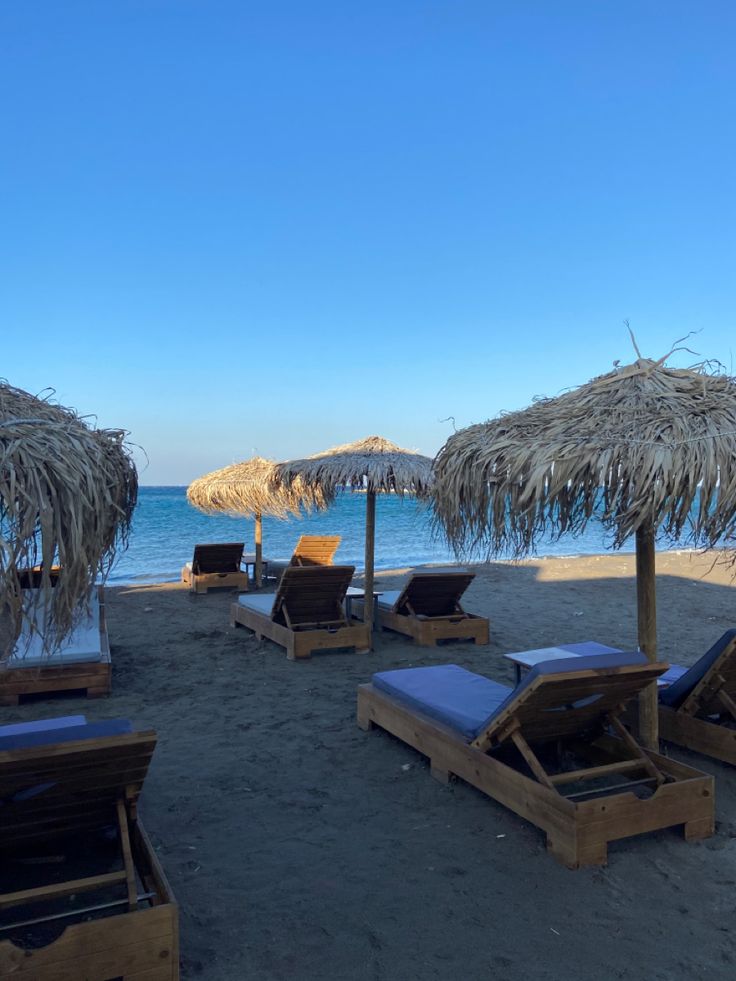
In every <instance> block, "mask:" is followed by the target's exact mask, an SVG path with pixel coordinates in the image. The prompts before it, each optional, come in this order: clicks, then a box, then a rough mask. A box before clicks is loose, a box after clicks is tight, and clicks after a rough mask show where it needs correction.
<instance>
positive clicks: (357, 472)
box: [276, 436, 432, 626]
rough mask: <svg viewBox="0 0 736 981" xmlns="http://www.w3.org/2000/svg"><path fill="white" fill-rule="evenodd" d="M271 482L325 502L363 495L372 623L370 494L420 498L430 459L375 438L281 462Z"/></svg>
mask: <svg viewBox="0 0 736 981" xmlns="http://www.w3.org/2000/svg"><path fill="white" fill-rule="evenodd" d="M276 475H277V479H278V480H280V481H282V482H284V483H285V484H286V485H287V486H293V485H294V483H295V482H296V481H298V480H301V481H302V482H303V484H304V485H305V486H306V487H308V488H310V489H311V490H313V491H315V492H317V491H319V492H321V493H322V494H323V495H324V496H325V498H326V500H328V501H331V500H333V499H334V497H335V494H336V493H337V491H338V490H340V489H343V488H346V487H349V488H350V490H353V491H365V495H366V498H365V621H366V623H367V624H368V625H369V626H370V625H371V624H372V623H373V579H374V554H375V534H376V494H385V493H391V492H394V493H396V494H400V495H402V496H403V495H404V494H405V493H410V494H416V495H417V496H419V497H426V496H427V495H428V494H429V491H430V487H431V483H432V461H431V460H430V459H429V457H426V456H422V455H421V454H420V453H416V452H414V451H413V450H404V449H402V448H401V447H400V446H397V445H396V443H392V442H391V441H390V440H388V439H383V438H382V437H380V436H369V437H368V438H367V439H361V440H357V441H356V442H354V443H346V444H345V445H343V446H334V447H333V448H332V449H330V450H325V452H324V453H318V454H316V455H315V456H310V457H306V458H305V459H303V460H292V461H290V462H289V463H282V464H281V465H280V466H279V467H277V470H276Z"/></svg>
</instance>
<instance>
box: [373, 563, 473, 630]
mask: <svg viewBox="0 0 736 981" xmlns="http://www.w3.org/2000/svg"><path fill="white" fill-rule="evenodd" d="M473 579H475V574H474V573H472V572H415V573H413V574H412V575H411V576H410V577H409V579H408V580H407V582H406V584H405V585H404V587H403V589H394V590H386V591H384V592H383V593H382V594H381V596H379V597H378V600H377V609H378V621H379V624H380V626H381V627H382V628H383V629H385V630H396V631H397V632H398V633H400V634H406V636H407V637H413V639H414V642H415V643H417V644H421V645H422V646H426V647H432V646H434V645H435V644H436V643H437V641H438V640H472V641H474V642H475V643H476V644H487V643H488V620H487V618H486V617H480V616H476V615H475V614H473V613H466V612H465V610H464V609H463V608H462V606H461V605H460V599H461V598H462V595H463V593H464V592H465V590H466V589H467V588H468V586H469V585H470V584H471V582H472V581H473ZM355 606H356V613H357V614H358V616H362V613H363V604H362V603H361V602H356V603H355Z"/></svg>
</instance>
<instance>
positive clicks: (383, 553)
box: [108, 487, 633, 584]
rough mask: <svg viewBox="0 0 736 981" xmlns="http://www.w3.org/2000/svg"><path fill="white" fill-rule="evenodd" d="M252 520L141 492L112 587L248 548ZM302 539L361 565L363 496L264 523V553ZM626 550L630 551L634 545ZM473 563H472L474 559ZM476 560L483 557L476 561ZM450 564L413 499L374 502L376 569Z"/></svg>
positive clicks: (600, 546) (599, 539)
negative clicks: (230, 548)
mask: <svg viewBox="0 0 736 981" xmlns="http://www.w3.org/2000/svg"><path fill="white" fill-rule="evenodd" d="M253 532H254V522H253V521H251V520H248V519H247V518H229V517H226V516H223V517H209V516H208V515H205V514H202V513H201V512H200V511H197V510H196V509H195V508H193V507H191V506H190V505H189V504H188V502H187V499H186V488H185V487H142V488H141V490H140V494H139V498H138V507H137V508H136V512H135V515H134V518H133V532H132V535H131V539H130V547H129V548H128V550H127V552H123V553H122V554H121V555H120V556H119V557H118V559H117V561H116V563H115V566H114V568H113V570H112V574H111V576H110V578H109V580H108V581H109V582H110V583H118V584H120V583H130V582H171V581H176V580H178V579H179V576H180V573H181V567H182V566H183V565H184V563H185V562H189V561H190V560H191V558H192V549H193V547H194V545H195V544H196V543H197V542H232V541H236V542H240V541H244V542H245V543H246V551H252V550H253ZM301 534H311V535H341V536H342V544H341V545H340V548H339V550H338V552H337V555H336V557H335V561H336V562H341V563H344V564H346V565H355V566H356V567H358V568H362V567H363V554H364V541H365V538H364V535H365V496H364V495H363V494H350V493H346V494H341V495H340V496H339V497H338V499H337V501H336V503H335V504H334V505H333V506H332V507H331V508H329V510H327V511H323V512H321V513H319V514H314V515H311V516H310V517H307V518H303V519H296V518H292V519H290V520H288V521H277V520H276V519H274V518H264V519H263V553H264V555H265V556H267V557H268V558H272V559H288V558H289V556H290V555H291V553H292V550H293V548H294V545H295V543H296V541H297V539H298V538H299V535H301ZM609 545H610V539H609V537H608V536H607V535H606V534H605V532H604V531H603V529H602V528H601V526H600V525H599V524H597V523H596V522H593V523H592V524H591V525H590V527H589V529H588V531H587V532H586V534H585V535H581V536H580V537H579V538H570V537H567V538H564V539H562V540H561V541H559V542H547V543H545V544H544V545H543V546H542V547H541V548H540V549H539V552H538V554H540V555H573V554H575V555H580V554H583V555H592V554H597V553H599V552H603V551H606V549H607V548H608V547H609ZM628 551H633V545H632V547H631V548H630V549H628ZM470 558H473V557H472V556H471V557H470ZM475 558H477V559H478V560H481V559H482V558H483V556H481V555H478V556H475ZM448 561H454V556H453V554H452V552H451V551H450V550H449V549H448V547H447V545H445V543H444V542H442V541H440V540H438V539H436V538H435V537H433V534H432V528H431V521H430V513H429V511H428V510H427V508H426V507H425V506H424V505H421V504H419V503H418V502H417V501H416V500H415V499H414V498H410V497H407V498H404V499H403V500H402V499H401V498H399V497H396V496H395V495H393V494H384V495H381V496H379V497H378V499H377V501H376V559H375V562H376V568H377V569H394V568H401V567H405V566H411V565H422V564H424V563H427V562H448Z"/></svg>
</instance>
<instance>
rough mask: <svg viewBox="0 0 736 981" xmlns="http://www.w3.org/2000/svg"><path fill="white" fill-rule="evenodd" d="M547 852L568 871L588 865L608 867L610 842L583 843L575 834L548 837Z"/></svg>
mask: <svg viewBox="0 0 736 981" xmlns="http://www.w3.org/2000/svg"><path fill="white" fill-rule="evenodd" d="M547 851H548V852H549V853H550V855H553V856H554V857H555V858H556V859H557V861H558V862H562V864H563V865H566V866H567V867H568V869H580V868H582V867H583V866H586V865H606V864H607V862H608V842H606V841H592V842H583V841H581V840H580V837H579V836H578V835H575V834H571V835H564V834H557V835H554V836H553V835H550V834H548V835H547Z"/></svg>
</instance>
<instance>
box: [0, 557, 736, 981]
mask: <svg viewBox="0 0 736 981" xmlns="http://www.w3.org/2000/svg"><path fill="white" fill-rule="evenodd" d="M475 568H476V572H477V575H476V579H475V582H474V583H473V585H472V586H471V588H470V590H469V592H468V594H467V597H466V600H467V601H466V607H467V609H469V610H470V611H472V612H478V613H483V614H485V615H487V616H489V617H490V618H491V643H490V645H489V646H488V647H478V648H475V647H474V646H472V645H464V644H452V645H448V646H444V647H438V648H434V649H433V648H421V647H415V646H413V645H412V644H411V643H410V642H409V641H408V640H407V639H405V638H403V637H399V636H398V635H393V634H388V633H383V634H380V635H379V636H378V637H377V639H376V649H375V651H374V652H373V653H371V654H368V655H365V654H363V655H356V654H343V653H328V654H323V655H316V656H315V657H313V658H312V659H311V660H308V661H304V662H296V663H293V662H288V661H287V660H286V658H285V656H284V654H283V651H282V649H281V648H278V647H276V646H275V645H273V644H271V643H269V642H264V643H263V644H259V643H257V642H256V641H255V639H254V638H253V636H252V635H251V634H250V633H249V632H248V631H246V630H242V629H240V630H237V631H236V630H233V629H231V628H230V627H229V625H228V607H229V604H230V603H231V601H232V594H230V593H222V592H220V593H218V592H212V593H209V594H208V595H206V596H198V597H194V596H191V595H189V593H188V592H187V591H186V589H185V588H184V587H182V586H180V585H160V586H153V587H151V586H146V587H119V588H115V589H108V590H107V593H106V595H107V614H108V627H109V635H110V643H111V649H112V657H113V694H112V696H111V697H110V698H109V699H101V700H94V701H86V700H83V699H63V700H62V699H54V700H46V701H42V702H35V703H28V704H25V705H21V706H20V707H18V708H14V709H6V710H5V712H4V715H3V718H4V720H5V721H6V722H12V721H16V720H27V719H32V718H38V717H49V716H54V715H61V714H69V713H72V712H86V714H87V716H88V718H90V719H98V718H100V719H101V718H111V717H129V718H130V719H132V720H133V721H134V722H135V723H136V724H138V725H140V726H142V727H148V726H151V727H154V728H155V729H156V730H157V732H158V735H159V743H158V748H157V750H156V754H155V757H154V760H153V765H152V768H151V772H150V775H149V778H148V780H147V783H146V787H145V790H144V794H143V800H142V806H141V812H142V816H143V819H144V822H145V824H146V827H147V830H148V831H149V834H150V835H151V837H152V839H153V841H154V843H155V845H156V848H157V850H158V853H159V855H160V857H161V860H162V862H163V865H164V867H165V870H166V872H167V874H168V876H169V879H170V881H171V884H172V886H173V889H174V891H175V893H176V896H177V899H178V901H179V903H180V908H181V944H182V977H183V978H184V979H187V981H190V979H200V978H201V979H204V981H242V979H244V978H249V979H254V981H255V979H258V981H281V979H284V981H286V979H290V981H317V979H320V981H321V979H324V978H331V979H336V981H353V979H354V981H363V979H365V981H411V979H415V978H422V979H438V981H449V979H454V978H463V979H468V981H476V979H477V981H481V979H490V978H497V979H501V981H517V979H518V981H522V979H523V981H529V979H539V981H542V979H549V981H552V979H555V981H558V979H566V981H589V979H591V978H594V977H595V978H600V979H614V978H625V979H629V981H635V979H636V981H639V979H642V981H655V979H656V981H658V979H661V981H674V979H682V981H696V979H701V978H702V979H709V981H713V979H720V978H723V979H726V978H732V977H733V976H734V972H735V971H736V937H735V935H734V933H733V929H732V928H733V912H734V899H733V897H734V886H736V773H734V771H733V770H731V769H729V768H728V767H727V766H724V765H720V764H718V763H715V762H713V761H711V760H709V759H706V758H703V757H698V756H695V755H694V754H690V753H687V752H685V751H681V750H679V749H675V748H673V747H669V748H668V749H667V752H669V753H671V755H672V756H674V757H676V758H678V759H682V760H684V761H685V762H688V763H690V764H691V765H694V766H698V767H700V768H701V769H703V770H706V771H708V772H710V773H713V774H714V775H715V777H716V793H717V798H716V814H717V826H716V829H717V830H716V834H715V836H714V837H713V838H711V839H710V840H708V841H705V842H702V843H693V844H688V843H686V842H685V841H684V839H683V837H682V835H681V834H680V833H679V832H678V831H677V830H671V831H667V832H662V833H657V834H653V835H647V836H643V837H641V838H637V839H630V840H626V841H623V842H619V843H614V844H612V845H611V847H610V853H609V864H608V866H607V867H606V868H602V869H595V870H583V871H578V872H571V871H568V870H566V869H565V868H563V867H562V866H560V865H558V864H557V863H556V862H555V861H554V860H553V859H551V858H550V857H549V856H548V855H547V854H546V852H545V845H544V836H543V834H542V833H541V832H540V831H539V830H538V829H537V828H535V827H533V826H531V825H529V824H526V823H525V822H524V821H522V820H521V819H520V818H518V817H517V816H516V815H515V814H513V813H511V812H509V811H507V810H505V809H504V808H502V807H501V806H500V805H498V804H496V803H495V802H493V801H491V800H489V799H488V798H487V797H485V796H483V795H482V794H480V793H478V792H477V791H475V790H474V789H472V788H470V787H468V786H466V785H464V784H462V783H460V782H455V783H452V784H450V785H449V786H441V785H440V784H438V783H437V782H436V781H434V780H432V779H431V778H430V775H429V770H428V766H427V763H426V761H425V760H424V759H423V758H422V757H421V756H419V755H418V754H417V753H415V752H414V751H413V750H411V749H410V748H408V747H406V746H405V745H403V744H401V743H399V742H398V741H396V740H394V739H392V738H391V737H390V736H388V735H387V734H385V733H382V732H379V731H373V732H370V733H366V732H363V731H361V730H359V729H358V728H357V726H356V724H355V700H356V688H357V686H358V684H360V683H361V682H364V681H367V680H369V679H370V676H371V674H372V672H374V671H376V670H381V669H389V668H398V667H408V666H411V665H420V664H439V663H450V662H452V663H457V664H460V665H462V666H464V667H467V668H469V669H472V670H474V671H478V672H480V673H483V674H487V675H488V676H490V677H492V678H494V679H496V680H498V681H502V682H506V683H511V682H512V670H511V665H510V664H509V662H508V661H506V660H504V658H503V654H504V653H506V652H508V651H517V650H524V649H528V648H535V647H541V646H546V645H549V644H555V643H564V642H574V641H581V640H588V639H590V640H598V641H601V642H604V643H606V644H611V645H614V646H617V647H621V648H629V649H630V648H633V647H635V646H636V619H635V613H636V588H635V580H634V558H633V556H626V555H616V554H608V555H605V556H592V557H584V558H556V559H546V560H545V559H541V560H535V561H528V562H524V563H519V564H514V563H499V564H491V565H485V566H478V567H475ZM657 572H658V599H659V608H658V613H659V643H660V656H661V658H662V659H664V660H667V659H671V660H672V661H676V662H678V663H682V664H689V663H692V662H693V661H694V660H696V659H697V658H698V657H699V656H700V655H701V654H702V653H703V652H704V651H705V650H706V649H707V647H709V646H710V645H711V644H712V643H713V642H714V641H715V640H716V639H717V638H718V637H719V636H720V634H721V633H722V632H723V631H724V630H726V629H727V628H729V627H733V626H734V625H736V585H735V584H734V583H733V582H732V581H731V570H730V569H728V568H726V567H725V566H723V565H720V566H717V567H715V568H713V559H712V556H701V555H697V554H693V553H689V552H671V553H664V554H661V555H660V556H659V557H658V567H657ZM401 577H402V570H397V571H396V572H392V573H388V574H381V575H380V577H379V582H380V583H381V584H384V585H385V586H386V587H387V588H391V587H393V586H395V585H398V584H399V582H400V580H401Z"/></svg>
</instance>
